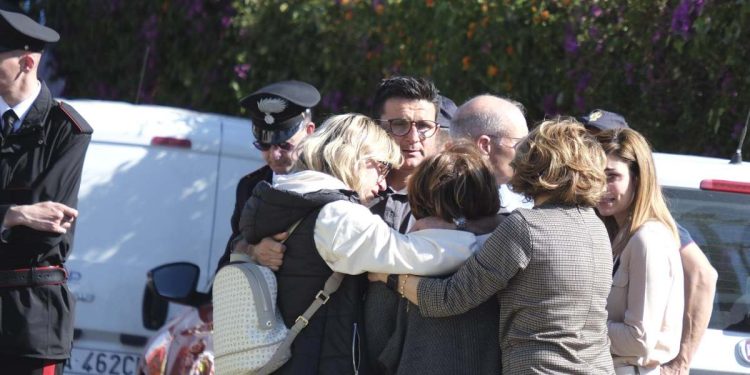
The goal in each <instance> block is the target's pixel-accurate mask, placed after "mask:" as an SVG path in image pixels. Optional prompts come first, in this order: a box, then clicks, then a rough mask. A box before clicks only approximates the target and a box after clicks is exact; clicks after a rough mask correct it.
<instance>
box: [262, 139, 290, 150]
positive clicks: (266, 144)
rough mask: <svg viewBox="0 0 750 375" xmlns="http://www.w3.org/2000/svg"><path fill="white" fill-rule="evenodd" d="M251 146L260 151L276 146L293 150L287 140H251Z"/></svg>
mask: <svg viewBox="0 0 750 375" xmlns="http://www.w3.org/2000/svg"><path fill="white" fill-rule="evenodd" d="M253 146H255V148H257V149H258V150H260V151H268V150H270V149H271V147H273V146H276V147H278V148H280V149H282V150H284V151H292V150H294V147H295V146H294V145H293V144H291V143H289V142H284V143H265V142H258V141H255V142H253Z"/></svg>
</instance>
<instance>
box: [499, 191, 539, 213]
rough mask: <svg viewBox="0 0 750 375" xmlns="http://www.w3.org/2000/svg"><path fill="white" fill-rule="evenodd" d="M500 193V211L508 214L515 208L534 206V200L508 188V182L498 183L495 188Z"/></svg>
mask: <svg viewBox="0 0 750 375" xmlns="http://www.w3.org/2000/svg"><path fill="white" fill-rule="evenodd" d="M497 192H498V194H499V195H500V213H501V214H508V213H511V212H513V211H514V210H515V209H516V208H519V207H520V208H528V209H531V208H534V200H533V199H531V198H526V197H525V196H523V195H521V194H518V193H516V192H514V191H513V190H511V189H510V186H509V185H508V184H502V185H500V188H498V189H497Z"/></svg>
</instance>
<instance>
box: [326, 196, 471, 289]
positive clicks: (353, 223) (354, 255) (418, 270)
mask: <svg viewBox="0 0 750 375" xmlns="http://www.w3.org/2000/svg"><path fill="white" fill-rule="evenodd" d="M314 238H315V246H316V248H317V250H318V252H319V253H320V255H321V257H323V259H324V260H325V261H326V263H327V264H328V266H329V267H331V269H333V270H334V271H337V272H343V273H347V274H360V273H363V272H388V273H403V274H419V275H442V274H446V273H449V272H453V271H454V270H456V269H457V268H458V267H459V266H460V265H461V264H462V263H463V262H465V261H466V259H467V258H469V256H471V254H473V253H474V251H475V250H476V237H475V236H474V235H473V234H471V233H467V232H461V231H448V230H439V229H429V230H423V231H419V232H414V233H410V234H408V235H404V234H400V233H398V232H397V231H396V230H394V229H391V228H390V227H389V226H388V225H387V224H386V223H385V222H384V221H383V220H382V219H381V218H380V217H379V216H377V215H373V214H372V213H370V211H368V209H367V208H366V207H364V206H361V205H358V204H355V203H351V202H348V201H336V202H332V203H328V204H326V205H325V206H324V207H323V208H322V209H321V210H320V213H319V214H318V217H317V220H316V222H315V234H314Z"/></svg>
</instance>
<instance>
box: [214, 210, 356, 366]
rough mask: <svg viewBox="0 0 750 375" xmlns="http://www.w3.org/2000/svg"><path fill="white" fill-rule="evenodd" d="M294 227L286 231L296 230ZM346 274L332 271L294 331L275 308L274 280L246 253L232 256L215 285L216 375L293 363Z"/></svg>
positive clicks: (297, 321)
mask: <svg viewBox="0 0 750 375" xmlns="http://www.w3.org/2000/svg"><path fill="white" fill-rule="evenodd" d="M298 223H299V222H297V223H295V224H294V225H293V226H292V228H290V230H289V231H288V233H289V234H290V235H291V232H292V231H293V230H294V229H295V228H296V225H297V224H298ZM342 279H343V275H342V274H340V273H338V272H334V273H333V275H331V277H330V278H329V279H328V280H327V281H326V283H325V287H324V289H323V290H321V291H320V292H318V294H317V295H316V296H315V298H314V300H313V302H312V304H311V305H310V307H308V308H307V310H306V311H305V312H304V313H303V314H302V315H301V316H299V317H297V320H296V322H295V323H294V326H292V328H290V329H288V328H287V327H286V325H284V320H283V319H282V318H281V313H280V312H279V310H278V308H277V307H276V295H277V286H276V275H275V274H274V273H273V271H272V270H271V269H269V268H268V267H264V266H260V265H257V264H255V263H254V262H253V261H252V259H251V258H250V257H249V256H248V255H246V254H231V256H230V263H229V264H227V265H226V266H224V267H222V268H221V269H220V270H219V272H217V274H216V277H215V279H214V284H213V309H214V310H213V318H214V331H213V336H214V359H215V365H216V374H217V375H246V374H269V373H272V372H273V371H276V370H277V369H278V368H279V367H281V366H282V365H284V363H286V361H288V360H289V358H291V350H290V347H291V345H292V342H293V341H294V339H295V338H296V337H297V335H298V334H299V332H300V331H301V330H302V329H303V328H305V327H306V326H307V323H308V322H309V320H310V318H311V317H312V315H313V314H314V313H315V311H317V310H318V309H319V308H320V307H321V306H322V305H324V304H325V303H326V302H328V298H329V297H330V295H331V294H332V293H333V292H335V291H336V289H338V287H339V285H340V284H341V281H342Z"/></svg>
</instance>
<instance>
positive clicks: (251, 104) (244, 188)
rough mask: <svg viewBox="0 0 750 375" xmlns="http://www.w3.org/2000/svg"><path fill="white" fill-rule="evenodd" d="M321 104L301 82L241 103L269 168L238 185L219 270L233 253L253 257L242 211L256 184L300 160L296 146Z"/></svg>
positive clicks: (287, 83)
mask: <svg viewBox="0 0 750 375" xmlns="http://www.w3.org/2000/svg"><path fill="white" fill-rule="evenodd" d="M319 101H320V92H318V90H317V89H316V88H315V87H313V86H312V85H310V84H308V83H305V82H300V81H282V82H276V83H272V84H270V85H268V86H265V87H263V88H261V89H260V90H257V91H255V92H254V93H252V94H250V95H248V96H246V97H245V98H243V99H242V100H241V101H240V105H242V106H243V107H244V108H245V109H246V110H247V111H248V113H249V115H250V119H251V120H252V123H253V135H254V136H255V142H253V146H255V148H257V149H258V150H260V152H261V154H262V155H263V159H264V160H265V161H266V165H265V166H263V167H262V168H260V169H258V170H256V171H254V172H252V173H250V174H248V175H247V176H245V177H243V178H242V179H240V181H239V183H238V184H237V199H236V201H235V204H234V212H233V213H232V219H231V225H232V236H231V237H230V238H229V242H228V243H227V246H226V249H225V251H224V255H223V256H222V257H221V259H220V260H219V267H221V266H223V265H224V264H226V263H228V262H229V255H230V253H231V252H233V251H241V252H246V253H248V254H250V255H251V256H254V255H253V254H252V253H253V252H252V249H251V248H250V245H248V243H247V242H245V241H244V240H242V238H241V236H240V235H239V221H240V216H241V214H242V208H243V207H244V206H245V202H247V200H248V198H250V195H251V194H252V192H253V189H254V188H255V185H257V184H258V183H260V182H261V181H268V182H273V181H274V176H276V175H282V174H287V173H289V171H290V170H291V168H292V165H293V164H294V162H295V160H296V158H297V155H296V153H295V152H294V148H295V146H297V145H298V144H299V143H300V142H301V141H302V140H303V139H304V138H305V137H307V136H308V135H310V134H312V133H313V132H314V131H315V123H313V120H312V111H311V109H312V108H313V107H315V105H317V104H318V102H319ZM279 245H280V244H279ZM264 254H266V255H267V256H271V257H274V259H270V260H269V259H266V260H267V261H273V262H276V259H275V256H276V255H278V256H279V259H278V263H279V265H280V263H281V259H280V256H281V254H275V253H264ZM272 268H274V267H272Z"/></svg>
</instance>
